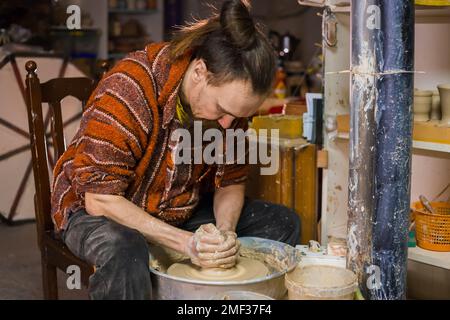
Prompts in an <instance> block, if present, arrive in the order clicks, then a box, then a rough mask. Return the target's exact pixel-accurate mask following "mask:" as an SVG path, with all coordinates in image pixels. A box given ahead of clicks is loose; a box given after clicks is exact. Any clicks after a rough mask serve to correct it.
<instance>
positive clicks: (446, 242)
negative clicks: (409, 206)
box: [413, 202, 450, 252]
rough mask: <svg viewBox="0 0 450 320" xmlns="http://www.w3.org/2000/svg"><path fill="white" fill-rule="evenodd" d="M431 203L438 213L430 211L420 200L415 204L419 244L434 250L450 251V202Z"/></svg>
mask: <svg viewBox="0 0 450 320" xmlns="http://www.w3.org/2000/svg"><path fill="white" fill-rule="evenodd" d="M431 205H432V207H433V208H434V209H435V210H436V214H431V213H429V212H428V211H427V210H426V209H424V207H423V205H422V203H420V202H415V203H414V204H413V210H414V215H415V220H416V239H417V245H418V246H419V247H421V248H423V249H427V250H432V251H442V252H447V251H450V204H449V203H447V202H432V203H431Z"/></svg>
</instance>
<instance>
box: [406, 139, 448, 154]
mask: <svg viewBox="0 0 450 320" xmlns="http://www.w3.org/2000/svg"><path fill="white" fill-rule="evenodd" d="M413 148H414V149H419V150H428V151H437V152H444V153H450V144H444V143H433V142H424V141H414V142H413Z"/></svg>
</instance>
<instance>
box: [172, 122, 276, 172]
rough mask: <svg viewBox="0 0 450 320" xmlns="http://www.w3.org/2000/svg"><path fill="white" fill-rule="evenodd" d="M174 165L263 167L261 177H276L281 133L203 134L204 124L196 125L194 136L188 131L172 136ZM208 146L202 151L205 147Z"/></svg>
mask: <svg viewBox="0 0 450 320" xmlns="http://www.w3.org/2000/svg"><path fill="white" fill-rule="evenodd" d="M171 140H172V142H174V143H176V147H175V148H173V154H174V163H175V164H176V165H180V164H208V165H213V164H217V165H223V164H260V165H261V169H260V170H261V175H274V174H276V173H277V172H278V169H279V155H280V150H279V130H277V129H272V130H270V135H269V134H268V130H259V132H256V130H254V129H248V130H247V131H244V130H242V129H227V130H225V137H224V135H223V132H222V131H221V130H219V129H208V130H206V131H205V132H204V133H203V125H202V122H201V121H195V122H194V136H193V137H192V134H191V132H190V131H189V130H187V129H176V130H174V132H173V133H172V136H171ZM204 142H207V143H209V144H207V145H206V146H205V147H204V148H203V143H204Z"/></svg>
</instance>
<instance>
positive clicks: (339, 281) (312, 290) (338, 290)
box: [285, 265, 357, 300]
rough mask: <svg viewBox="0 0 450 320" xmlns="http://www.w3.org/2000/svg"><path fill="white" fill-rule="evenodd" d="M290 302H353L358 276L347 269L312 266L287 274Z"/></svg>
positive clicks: (286, 280)
mask: <svg viewBox="0 0 450 320" xmlns="http://www.w3.org/2000/svg"><path fill="white" fill-rule="evenodd" d="M285 282H286V287H287V289H288V296H289V300H353V299H354V297H355V292H356V290H357V278H356V275H355V274H354V273H353V272H352V271H350V270H347V269H344V268H339V267H332V266H323V265H311V266H306V267H303V268H300V267H298V268H296V269H295V270H294V271H292V272H290V273H288V274H286V278H285Z"/></svg>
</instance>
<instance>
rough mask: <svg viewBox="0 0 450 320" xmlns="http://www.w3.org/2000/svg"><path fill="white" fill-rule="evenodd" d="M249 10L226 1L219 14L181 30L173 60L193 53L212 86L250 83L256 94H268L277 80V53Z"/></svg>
mask: <svg viewBox="0 0 450 320" xmlns="http://www.w3.org/2000/svg"><path fill="white" fill-rule="evenodd" d="M249 9H250V5H249V3H248V1H244V0H229V1H225V2H224V4H223V6H222V9H221V11H220V13H214V14H213V15H212V16H211V17H210V18H209V19H205V20H200V21H196V22H194V23H192V24H190V25H187V26H185V27H183V28H181V29H180V30H179V31H178V32H176V33H175V36H174V38H173V40H172V41H171V53H172V57H173V58H174V59H177V58H178V57H180V56H181V55H183V54H185V53H186V52H187V51H188V50H192V57H193V58H194V59H202V60H203V61H204V62H205V64H206V66H207V68H208V71H209V72H210V73H211V74H212V76H211V77H210V79H208V80H209V82H210V83H211V84H213V85H218V84H221V83H226V82H230V81H234V80H248V81H250V82H251V84H252V88H253V91H254V92H255V93H256V94H261V95H263V94H267V92H268V91H269V90H270V89H271V88H272V83H273V80H274V77H275V70H276V67H275V53H274V50H273V48H272V46H271V44H270V42H269V41H268V39H267V37H266V36H265V34H264V33H263V32H262V31H261V29H260V27H259V26H258V25H257V24H255V22H254V20H253V18H252V16H251V15H250V12H249Z"/></svg>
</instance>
